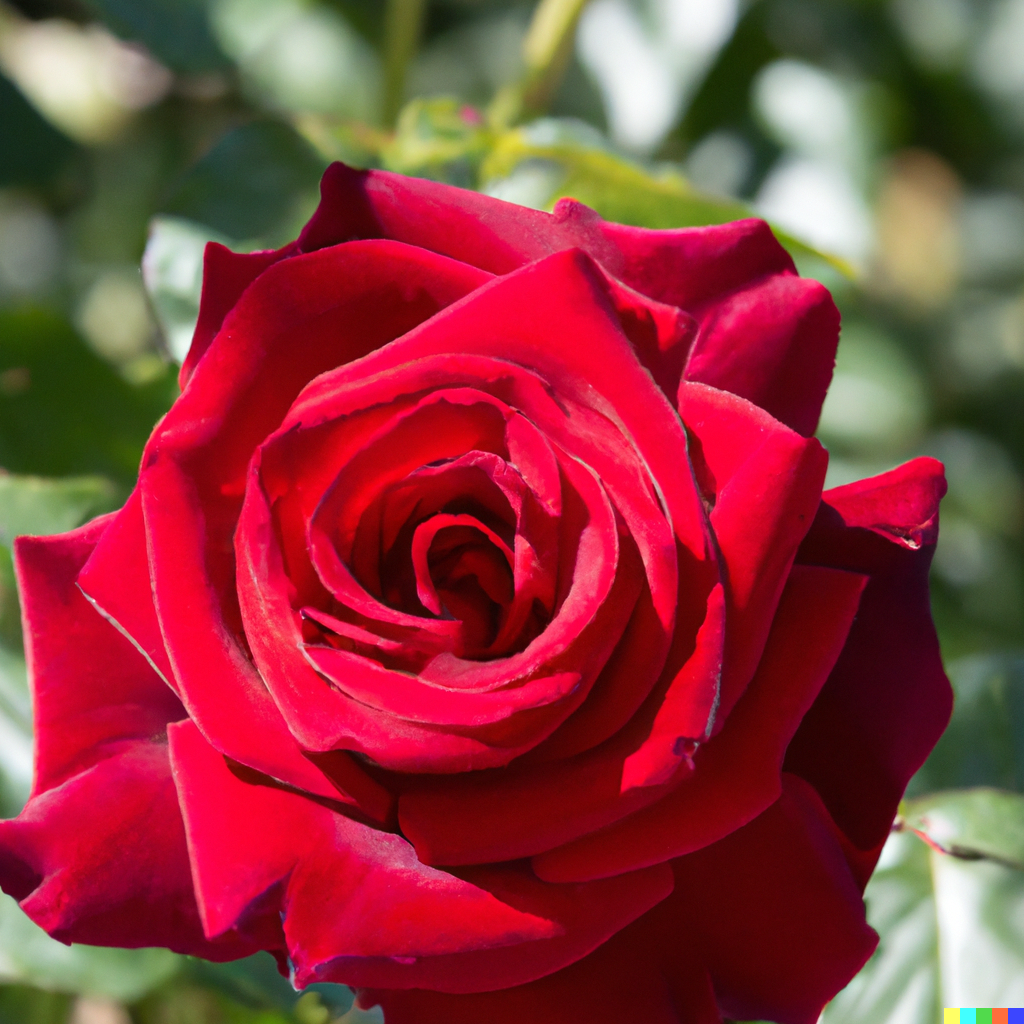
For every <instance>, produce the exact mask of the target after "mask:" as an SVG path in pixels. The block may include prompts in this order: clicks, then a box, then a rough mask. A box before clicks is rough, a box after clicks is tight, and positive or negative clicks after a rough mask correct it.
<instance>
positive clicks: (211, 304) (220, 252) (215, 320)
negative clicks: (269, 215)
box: [178, 242, 298, 390]
mask: <svg viewBox="0 0 1024 1024" xmlns="http://www.w3.org/2000/svg"><path fill="white" fill-rule="evenodd" d="M297 251H298V248H297V246H296V245H295V243H294V242H293V243H292V244H291V245H287V246H285V247H284V248H283V249H277V250H272V251H269V252H250V253H240V252H232V251H231V250H230V249H228V248H227V247H226V246H223V245H221V244H220V243H219V242H208V243H207V245H206V249H205V250H204V251H203V291H202V295H201V297H200V299H199V319H198V321H197V322H196V330H195V334H193V336H192V344H191V345H190V346H189V350H188V355H186V356H185V361H184V362H183V363H182V364H181V373H180V374H179V376H178V383H179V384H180V385H181V388H182V390H184V388H185V385H186V384H188V382H189V380H190V379H191V377H192V374H193V373H194V372H195V368H196V365H197V364H198V362H199V360H200V359H202V357H203V355H204V354H205V353H206V350H207V349H208V348H209V347H210V342H211V341H213V339H214V338H215V337H216V336H217V332H218V331H219V330H220V329H221V325H222V324H223V323H224V318H225V317H226V316H227V315H228V313H230V312H231V310H232V308H233V307H234V305H235V303H236V302H238V300H239V299H240V298H241V296H242V292H244V291H245V289H246V288H248V287H249V285H250V284H252V283H253V281H255V280H256V278H257V277H259V276H260V274H262V273H263V271H264V270H266V269H267V267H269V266H271V265H272V264H274V263H277V262H278V260H282V259H284V258H285V257H287V256H291V255H292V254H293V253H295V252H297Z"/></svg>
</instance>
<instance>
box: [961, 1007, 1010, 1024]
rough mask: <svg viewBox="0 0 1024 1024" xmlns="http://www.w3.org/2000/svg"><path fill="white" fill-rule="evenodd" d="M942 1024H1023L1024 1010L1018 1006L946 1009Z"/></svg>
mask: <svg viewBox="0 0 1024 1024" xmlns="http://www.w3.org/2000/svg"><path fill="white" fill-rule="evenodd" d="M942 1024H1024V1009H1022V1008H1021V1007H1019V1006H1011V1007H1005V1006H1003V1007H997V1008H995V1009H993V1008H992V1007H990V1006H985V1007H982V1006H961V1007H960V1008H959V1009H958V1008H956V1007H954V1008H952V1009H951V1008H950V1007H948V1006H947V1007H946V1009H944V1010H943V1011H942Z"/></svg>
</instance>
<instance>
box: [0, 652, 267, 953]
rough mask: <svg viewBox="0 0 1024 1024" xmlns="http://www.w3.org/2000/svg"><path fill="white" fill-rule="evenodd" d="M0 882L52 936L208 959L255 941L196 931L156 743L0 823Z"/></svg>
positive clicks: (85, 774) (97, 767)
mask: <svg viewBox="0 0 1024 1024" xmlns="http://www.w3.org/2000/svg"><path fill="white" fill-rule="evenodd" d="M140 661H141V659H140ZM143 664H144V663H143ZM0 879H2V881H3V885H4V889H5V891H7V892H9V893H10V894H11V895H13V896H14V897H15V898H17V899H19V900H20V902H21V908H22V910H24V911H25V913H26V914H28V916H29V917H30V918H32V920H33V921H35V922H36V924H38V925H39V926H40V927H41V928H43V929H44V930H45V931H47V932H49V933H50V934H51V935H52V936H54V938H57V939H60V940H61V941H62V942H85V943H89V944H91V945H97V946H122V947H128V948H137V947H140V946H166V947H167V948H169V949H173V950H175V951H176V952H178V953H189V954H191V955H193V956H201V957H204V958H206V959H208V960H234V959H236V958H238V957H241V956H248V955H249V954H250V953H254V952H256V950H258V949H260V948H261V943H260V942H257V941H253V940H252V939H250V938H245V937H244V936H242V935H240V934H238V933H237V932H228V933H225V934H224V935H223V936H220V937H219V938H218V940H217V941H216V942H209V941H207V940H206V939H205V938H204V936H203V930H202V928H201V926H200V923H199V914H198V912H197V910H196V901H195V896H194V895H193V892H192V877H191V874H190V872H189V861H188V854H187V852H186V849H185V833H184V829H183V828H182V823H181V813H180V812H179V810H178V800H177V796H176V795H175V791H174V785H173V783H172V782H171V775H170V768H169V766H168V761H167V745H166V743H165V742H148V741H146V740H136V741H134V742H130V743H126V744H124V745H122V746H121V748H120V749H119V750H118V751H117V753H114V754H111V755H110V756H109V757H107V758H105V759H104V760H101V761H98V762H97V763H95V764H94V765H92V766H91V767H89V768H86V769H85V770H84V771H82V772H81V773H79V774H77V775H75V776H73V777H72V778H70V779H68V781H66V782H64V783H63V784H62V785H60V786H58V787H57V788H56V789H51V790H48V791H47V792H45V793H42V794H41V795H38V796H35V797H33V798H32V799H31V800H29V802H28V804H27V806H26V807H25V809H24V810H23V811H22V812H21V814H20V815H19V816H18V817H17V818H16V819H15V820H13V821H4V822H0ZM261 938H264V939H265V938H266V935H262V936H261Z"/></svg>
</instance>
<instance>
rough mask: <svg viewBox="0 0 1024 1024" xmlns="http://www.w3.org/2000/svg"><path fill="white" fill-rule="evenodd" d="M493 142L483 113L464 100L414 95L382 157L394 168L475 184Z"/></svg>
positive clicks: (404, 172) (393, 169)
mask: <svg viewBox="0 0 1024 1024" xmlns="http://www.w3.org/2000/svg"><path fill="white" fill-rule="evenodd" d="M492 141H493V133H492V132H491V131H490V130H489V129H488V128H487V126H486V125H485V124H484V123H483V120H482V118H481V117H480V115H479V114H478V113H477V112H476V111H475V110H473V108H471V107H468V106H467V105H466V104H465V103H463V102H462V101H461V100H458V99H455V98H454V97H450V96H437V97H431V98H428V99H415V100H412V101H411V102H410V103H408V104H407V105H406V106H405V107H404V108H403V110H402V113H401V115H400V116H399V118H398V124H397V125H396V127H395V132H394V135H393V136H392V137H391V139H390V140H389V141H388V142H387V143H386V144H385V145H384V146H383V147H382V149H381V159H382V161H383V163H384V166H385V167H387V169H388V170H390V171H398V172H399V173H401V174H415V175H418V176H420V177H424V178H433V179H435V180H437V181H447V182H449V183H451V184H453V185H461V186H463V187H472V184H473V182H474V180H475V177H476V168H477V167H478V166H479V164H480V161H481V160H482V159H483V158H484V157H485V156H486V154H487V152H488V149H489V147H490V146H491V144H492Z"/></svg>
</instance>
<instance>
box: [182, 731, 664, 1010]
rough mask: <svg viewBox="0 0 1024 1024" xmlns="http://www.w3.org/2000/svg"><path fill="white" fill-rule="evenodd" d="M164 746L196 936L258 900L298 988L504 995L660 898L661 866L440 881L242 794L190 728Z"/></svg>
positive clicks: (329, 826) (468, 873) (386, 841)
mask: <svg viewBox="0 0 1024 1024" xmlns="http://www.w3.org/2000/svg"><path fill="white" fill-rule="evenodd" d="M171 745H172V751H173V760H174V773H175V780H176V782H177V786H178V792H179V797H180V800H181V803H182V806H183V808H184V813H185V820H186V827H187V829H188V835H189V851H190V854H191V857H192V867H193V875H194V877H195V879H196V890H197V894H198V898H199V902H200V906H201V907H202V913H203V920H204V924H205V927H206V930H207V934H209V935H216V934H218V933H220V932H221V931H223V930H224V929H226V928H228V927H229V926H230V925H231V924H232V923H233V922H234V921H235V920H237V919H238V917H239V915H241V914H243V913H244V912H245V910H246V908H247V907H248V906H249V905H250V904H251V902H252V901H253V900H256V899H258V898H260V897H263V898H264V900H267V899H268V898H269V900H270V902H271V903H272V904H273V905H274V906H275V907H276V906H278V905H279V906H280V909H281V913H282V915H283V922H284V931H285V935H286V937H287V940H288V948H289V956H290V958H291V960H292V962H293V964H294V966H295V972H296V975H295V976H296V981H297V983H298V984H300V985H305V984H308V983H310V982H313V981H341V982H345V983H348V984H354V985H374V986H387V987H398V988H405V987H411V986H417V985H421V986H426V987H429V988H432V989H437V990H441V991H462V992H465V991H478V990H481V989H482V990H488V989H498V988H507V987H509V986H512V985H516V984H522V983H525V982H527V981H531V980H533V979H535V978H538V977H540V976H543V975H545V974H548V973H551V972H552V971H556V970H558V969H560V968H561V967H564V966H566V965H567V964H569V963H572V962H574V961H575V960H577V959H580V958H581V957H583V956H585V955H586V954H587V953H589V952H591V951H592V950H593V949H595V948H596V947H597V946H599V945H600V944H601V943H603V942H605V941H606V940H607V939H608V938H610V937H611V936H612V935H614V934H615V933H616V932H618V931H619V930H621V929H622V928H623V927H624V926H625V925H627V924H629V923H630V922H631V921H633V920H635V919H636V918H637V917H639V916H640V915H642V914H643V913H644V912H645V911H646V910H649V909H650V907H651V906H653V905H655V904H656V903H658V902H660V901H661V900H662V899H664V898H665V896H667V895H668V893H669V892H670V891H671V877H670V872H669V871H668V870H667V868H666V867H665V865H659V866H658V867H657V868H655V869H653V870H649V871H644V872H638V873H634V874H631V875H625V876H622V877H620V878H617V879H612V880H610V881H608V882H603V883H597V884H595V885H591V886H551V885H546V884H544V883H542V882H539V881H537V879H536V878H534V877H533V876H532V874H531V873H530V872H529V870H528V869H527V868H525V866H523V865H518V866H515V865H506V866H500V867H480V868H473V869H466V870H464V871H463V872H461V873H460V875H454V874H450V873H448V872H445V871H440V870H437V869H435V868H430V867H427V866H425V865H423V864H421V863H420V862H419V861H418V860H417V859H416V855H415V852H414V851H413V849H412V847H411V846H410V845H409V844H408V843H407V842H406V841H405V840H404V839H403V838H402V837H400V836H397V835H394V834H392V833H388V832H381V831H379V830H377V829H373V828H369V827H367V826H365V825H361V824H359V823H358V822H355V821H352V820H351V819H349V818H347V817H345V816H344V815H342V814H339V813H337V812H336V811H334V810H332V809H331V808H329V807H327V806H325V805H323V804H322V803H320V802H317V801H314V800H311V799H309V798H306V797H304V796H300V795H297V794H294V793H289V792H286V791H284V790H281V789H277V788H273V787H269V786H265V785H260V784H251V783H247V782H245V781H243V780H242V779H241V778H239V777H238V775H237V774H234V773H233V772H232V771H231V769H230V768H229V766H228V763H227V762H226V761H225V760H224V758H223V756H222V755H220V754H219V753H217V752H216V751H215V750H214V749H213V748H212V747H210V746H209V745H208V744H207V743H206V741H205V740H204V739H203V738H202V736H201V735H200V734H199V732H198V730H197V729H196V728H195V726H194V725H192V724H191V723H188V722H185V723H181V724H180V725H179V726H177V727H175V729H174V730H173V732H172V735H171Z"/></svg>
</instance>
